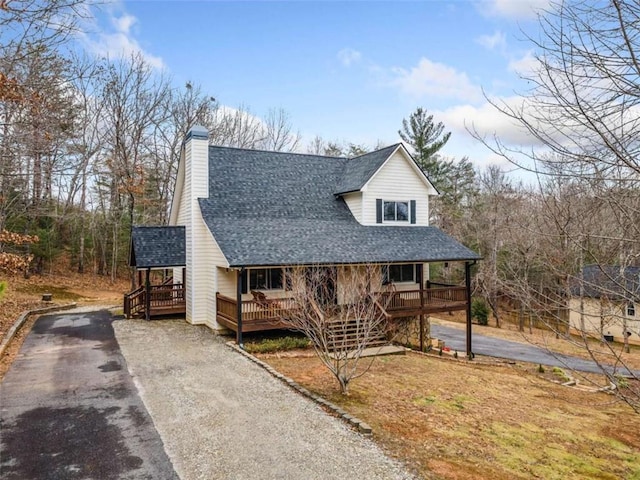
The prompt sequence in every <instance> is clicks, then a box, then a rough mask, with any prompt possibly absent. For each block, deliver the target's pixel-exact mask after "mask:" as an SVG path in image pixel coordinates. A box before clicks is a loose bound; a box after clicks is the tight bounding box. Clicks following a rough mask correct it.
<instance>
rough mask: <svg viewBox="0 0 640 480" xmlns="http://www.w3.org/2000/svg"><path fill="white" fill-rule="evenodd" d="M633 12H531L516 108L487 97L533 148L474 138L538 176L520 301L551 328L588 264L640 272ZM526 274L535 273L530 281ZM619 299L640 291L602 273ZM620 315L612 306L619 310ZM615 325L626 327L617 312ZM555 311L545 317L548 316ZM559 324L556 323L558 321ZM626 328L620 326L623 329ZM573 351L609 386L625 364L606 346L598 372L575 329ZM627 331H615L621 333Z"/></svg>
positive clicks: (585, 333) (581, 6)
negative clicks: (534, 21) (530, 56)
mask: <svg viewBox="0 0 640 480" xmlns="http://www.w3.org/2000/svg"><path fill="white" fill-rule="evenodd" d="M639 18H640V5H639V4H638V3H637V2H623V1H621V0H612V1H610V2H598V1H597V0H580V1H577V2H563V1H558V2H555V3H552V4H551V6H550V7H549V9H548V11H547V12H545V13H544V14H543V15H541V16H540V17H539V19H540V27H541V29H540V35H539V38H535V39H534V38H532V39H531V42H532V45H533V47H534V50H535V52H536V53H535V59H536V61H537V64H536V67H535V68H534V69H533V70H532V71H531V72H528V73H524V75H523V76H524V77H525V79H526V80H527V81H528V82H529V85H532V88H531V89H530V90H529V91H528V92H527V93H526V94H525V95H524V96H523V97H522V101H521V102H520V103H519V104H513V103H506V102H500V101H493V102H492V103H493V104H494V106H495V107H496V108H498V109H499V110H500V111H501V112H502V113H504V114H505V115H506V116H508V117H509V118H511V119H512V120H513V121H514V122H515V123H516V124H517V125H519V126H520V127H521V128H523V129H524V130H525V131H526V132H527V133H528V134H529V135H530V137H531V138H532V139H533V140H534V141H535V143H536V145H537V146H536V148H533V149H532V148H518V147H515V146H513V145H510V144H508V143H506V142H504V141H503V140H501V139H500V138H495V137H494V138H486V137H483V136H482V135H480V134H479V133H478V132H477V131H476V132H475V134H476V136H477V137H478V138H480V139H481V140H483V141H484V142H485V144H486V145H487V146H488V147H489V148H491V149H492V150H493V151H494V152H495V153H497V154H499V155H502V156H503V157H504V158H506V159H507V160H509V161H511V162H512V163H514V164H516V165H517V166H519V167H520V168H523V169H527V170H529V171H532V172H534V173H535V174H536V175H537V176H538V178H539V188H538V190H539V192H538V193H537V195H536V196H535V197H532V200H535V203H534V204H533V205H532V212H536V211H538V212H539V214H533V215H532V216H531V219H530V221H529V222H527V224H526V226H525V227H526V229H525V231H527V232H529V235H530V236H533V237H535V238H536V239H537V243H538V245H537V246H536V247H535V248H534V249H533V250H532V252H533V251H535V255H534V256H533V257H532V259H533V260H535V261H534V262H533V263H531V264H530V266H531V268H532V269H533V270H529V273H530V274H531V275H529V276H528V277H527V279H526V280H524V279H523V278H522V274H520V275H518V276H516V277H515V278H514V281H515V284H518V285H520V286H521V288H520V297H519V299H520V301H522V302H523V303H524V304H526V305H528V307H530V308H531V309H532V310H533V311H537V312H541V313H544V314H545V317H547V318H549V316H550V318H551V319H552V320H551V322H550V324H551V325H558V324H560V323H561V322H562V320H563V317H562V315H560V312H561V311H562V310H565V311H566V310H567V309H568V310H569V312H568V313H569V314H571V311H570V310H571V309H575V308H577V309H578V310H579V311H580V312H578V313H580V315H584V312H582V309H583V308H582V305H583V304H584V302H583V301H582V300H581V302H580V306H579V307H575V305H574V304H571V303H570V302H569V300H570V298H571V297H575V296H579V297H580V298H581V299H582V298H583V293H584V292H585V291H586V288H585V285H584V279H583V275H582V272H583V270H584V267H585V266H586V265H587V264H591V265H595V266H597V268H598V269H599V270H600V271H602V272H606V271H610V268H612V267H613V268H614V270H616V271H625V269H626V268H627V267H630V266H638V265H640V160H639V159H640V115H638V107H639V106H640V91H639V90H638V88H637V86H638V84H639V83H640V62H639V61H638V54H639V53H640V22H638V19H639ZM534 273H535V274H534ZM610 277H611V279H610V280H611V282H612V283H613V284H614V287H613V288H612V290H614V291H616V292H617V295H620V294H621V295H622V298H621V299H619V301H620V302H621V303H622V304H623V305H624V304H633V305H638V304H640V289H638V290H635V289H630V288H628V285H626V279H625V276H623V275H610ZM618 308H619V307H618ZM619 310H620V313H619V317H620V318H619V320H620V321H622V322H623V323H624V322H626V321H627V316H626V314H625V315H623V312H622V311H621V309H620V308H619ZM554 312H556V313H554ZM565 320H566V319H565ZM625 329H626V326H625ZM578 333H579V335H580V337H581V338H582V340H583V346H584V347H585V348H586V349H587V351H588V352H589V353H590V354H591V356H592V358H593V359H594V360H595V361H596V362H597V363H598V364H599V365H601V366H602V371H603V373H604V374H605V375H606V376H607V378H608V379H609V380H610V381H611V383H612V384H614V385H617V386H619V387H620V386H621V385H622V384H623V383H626V381H625V382H621V381H620V380H619V378H618V376H617V373H618V372H619V370H620V369H621V370H623V371H625V372H626V373H627V374H628V373H630V372H629V371H628V370H626V369H625V366H624V356H623V355H622V352H620V351H617V350H616V348H615V346H614V345H610V344H607V343H603V344H602V346H601V347H602V348H604V349H609V353H610V359H611V363H613V364H615V365H617V366H618V367H619V369H618V370H617V371H616V369H610V368H606V366H605V364H604V363H603V361H602V358H601V357H598V356H597V355H596V354H595V352H594V350H593V348H592V343H591V342H590V339H592V337H594V336H596V337H597V336H598V335H597V333H596V332H592V331H589V330H584V329H581V328H579V327H578ZM626 333H627V332H625V335H626ZM617 391H618V394H619V396H620V397H621V398H622V399H623V400H625V401H626V402H627V403H628V404H629V405H631V406H632V407H633V408H635V409H636V410H640V392H638V391H637V389H635V390H634V389H629V388H619V389H618V390H617Z"/></svg>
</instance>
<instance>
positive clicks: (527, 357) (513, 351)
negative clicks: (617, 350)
mask: <svg viewBox="0 0 640 480" xmlns="http://www.w3.org/2000/svg"><path fill="white" fill-rule="evenodd" d="M431 335H432V336H433V337H434V338H438V339H442V340H444V342H445V345H446V346H448V347H450V348H452V349H454V350H457V351H459V352H465V351H466V349H467V347H466V334H465V330H462V329H458V328H453V327H447V326H445V325H436V324H433V325H431ZM471 338H472V346H471V350H472V351H473V353H474V354H476V355H485V356H488V357H495V358H504V359H507V360H514V361H520V362H528V363H537V364H539V365H546V366H551V367H560V368H566V369H568V370H576V371H579V372H587V373H602V368H606V369H607V371H609V372H612V373H617V374H620V375H626V376H629V375H634V376H637V377H640V372H639V371H629V370H628V369H627V368H625V367H621V366H618V367H613V366H603V367H601V366H599V365H597V364H596V363H595V362H593V361H590V360H585V359H582V358H578V357H572V356H569V355H562V354H560V353H554V352H551V351H549V350H547V349H545V348H541V347H536V346H534V345H526V344H524V343H519V342H512V341H509V340H503V339H500V338H494V337H487V336H485V335H480V334H477V333H473V335H472V337H471Z"/></svg>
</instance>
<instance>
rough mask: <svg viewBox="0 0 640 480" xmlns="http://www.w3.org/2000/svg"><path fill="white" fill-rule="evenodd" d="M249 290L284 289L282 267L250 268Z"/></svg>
mask: <svg viewBox="0 0 640 480" xmlns="http://www.w3.org/2000/svg"><path fill="white" fill-rule="evenodd" d="M248 281H249V290H280V289H282V269H281V268H254V269H251V270H249V279H248Z"/></svg>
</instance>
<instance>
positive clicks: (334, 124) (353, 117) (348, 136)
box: [87, 0, 547, 166]
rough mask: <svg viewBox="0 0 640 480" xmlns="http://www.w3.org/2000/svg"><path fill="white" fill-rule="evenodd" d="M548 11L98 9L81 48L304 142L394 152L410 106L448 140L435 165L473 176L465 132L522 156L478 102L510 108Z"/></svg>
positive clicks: (131, 5) (509, 3)
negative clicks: (277, 115)
mask: <svg viewBox="0 0 640 480" xmlns="http://www.w3.org/2000/svg"><path fill="white" fill-rule="evenodd" d="M546 4H547V2H546V0H486V1H485V0H481V1H472V0H466V1H462V0H461V1H414V2H404V1H398V2H366V1H351V2H335V1H321V2H312V1H297V2H293V1H290V2H274V1H268V2H267V1H265V2H244V1H239V2H221V1H198V2H191V1H143V0H137V1H120V2H117V3H112V4H108V5H105V6H104V7H103V8H102V11H101V13H100V14H99V15H97V17H96V24H95V27H94V28H93V31H92V33H91V36H90V37H89V38H90V40H88V41H87V47H88V48H89V49H90V50H93V51H94V52H95V53H98V54H107V53H108V54H109V55H110V56H112V57H114V56H118V55H120V54H122V53H129V52H132V51H140V52H142V53H143V54H144V55H145V57H146V58H147V60H148V61H149V62H151V63H152V64H153V65H154V66H156V67H157V68H158V69H165V70H166V71H167V72H168V73H169V74H170V75H171V76H172V77H173V79H174V82H175V83H176V85H182V84H184V83H185V82H186V81H192V82H194V83H197V84H200V85H201V86H202V87H203V89H204V91H206V92H207V93H209V94H211V95H213V96H215V97H216V98H217V99H218V101H219V102H220V104H222V105H225V106H228V107H238V106H239V105H244V106H245V107H248V108H249V109H250V110H251V112H252V113H253V114H255V115H257V116H261V115H264V114H266V112H267V111H268V109H269V108H283V109H284V110H286V111H287V112H288V113H289V114H290V118H291V122H292V123H293V125H294V127H295V128H296V129H298V130H299V131H300V133H301V134H302V135H303V141H304V142H308V141H310V140H311V138H312V137H313V136H315V135H320V136H321V137H323V138H324V139H326V140H342V141H349V142H354V143H364V144H368V145H370V146H373V145H374V144H375V143H376V142H377V141H382V142H383V143H385V144H390V143H395V142H397V141H399V137H398V134H397V131H398V129H399V128H400V127H401V123H402V119H403V118H406V117H408V116H409V115H410V114H411V113H412V112H413V111H414V110H415V109H416V107H418V106H421V107H423V108H426V109H427V110H428V111H429V112H430V113H432V114H434V117H435V119H436V120H439V121H442V122H444V123H445V125H446V128H447V130H450V131H452V137H451V140H450V141H449V143H448V144H447V145H446V146H445V147H444V149H443V150H442V152H441V153H443V154H444V155H446V156H450V157H456V158H461V157H462V156H465V155H466V156H469V158H470V159H471V160H472V161H473V162H474V163H475V164H477V165H479V166H484V165H486V164H488V163H491V162H496V161H497V160H496V158H495V156H494V155H493V154H492V153H491V152H490V151H489V150H487V149H486V148H485V147H482V146H481V145H479V144H478V142H477V141H475V140H473V139H471V137H470V136H469V134H468V133H467V132H466V130H465V126H468V125H470V124H474V125H476V127H477V128H479V129H480V130H482V131H484V132H486V133H489V134H492V133H494V132H496V133H498V134H499V135H500V136H501V137H502V138H504V139H505V140H507V141H508V142H511V143H513V144H526V143H527V142H528V139H527V138H526V137H525V136H523V135H522V133H521V132H519V131H518V130H517V129H516V128H514V127H513V126H511V125H510V124H509V122H508V121H507V120H506V119H504V118H502V117H501V116H499V115H498V114H497V113H496V112H495V111H494V110H493V108H491V107H490V106H488V105H487V101H486V99H485V98H484V95H483V91H484V93H485V94H486V95H488V96H489V97H491V98H493V99H498V100H504V101H506V102H513V101H517V97H516V96H515V92H517V91H524V89H525V88H526V85H524V84H523V83H522V81H521V80H519V77H518V73H517V72H518V71H526V70H527V69H528V68H531V65H532V56H531V54H532V52H531V50H530V49H531V45H530V44H529V43H528V42H526V41H524V37H525V33H527V34H530V35H534V36H535V34H536V31H537V21H536V18H535V12H536V11H537V10H536V9H539V8H544V7H545V6H546Z"/></svg>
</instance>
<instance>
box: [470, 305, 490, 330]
mask: <svg viewBox="0 0 640 480" xmlns="http://www.w3.org/2000/svg"><path fill="white" fill-rule="evenodd" d="M471 317H472V318H475V319H476V320H477V321H478V325H488V324H489V307H488V306H487V303H486V302H485V301H484V300H483V299H482V298H474V299H473V301H472V302H471Z"/></svg>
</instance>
